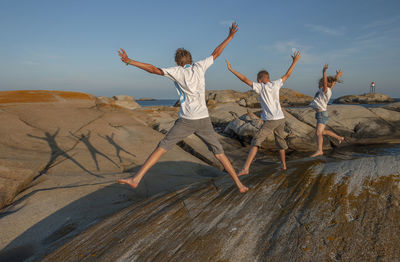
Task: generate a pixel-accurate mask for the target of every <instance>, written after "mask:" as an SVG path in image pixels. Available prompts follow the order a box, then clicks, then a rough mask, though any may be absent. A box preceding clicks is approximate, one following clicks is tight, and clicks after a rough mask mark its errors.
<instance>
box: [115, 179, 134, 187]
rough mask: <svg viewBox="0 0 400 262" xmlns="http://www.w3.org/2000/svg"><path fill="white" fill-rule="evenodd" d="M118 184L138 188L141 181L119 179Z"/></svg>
mask: <svg viewBox="0 0 400 262" xmlns="http://www.w3.org/2000/svg"><path fill="white" fill-rule="evenodd" d="M117 182H118V183H120V184H127V185H129V186H130V187H132V188H137V187H138V185H139V181H136V179H135V178H127V179H119V180H117Z"/></svg>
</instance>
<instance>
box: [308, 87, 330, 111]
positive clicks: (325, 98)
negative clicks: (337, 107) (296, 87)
mask: <svg viewBox="0 0 400 262" xmlns="http://www.w3.org/2000/svg"><path fill="white" fill-rule="evenodd" d="M331 96H332V90H331V89H330V88H329V87H328V90H327V91H326V93H325V92H324V88H322V87H321V88H320V89H319V90H318V92H317V93H316V94H315V97H314V100H313V101H312V102H311V104H310V106H311V107H312V108H314V109H315V110H317V111H319V112H321V111H326V110H327V107H328V102H329V99H331Z"/></svg>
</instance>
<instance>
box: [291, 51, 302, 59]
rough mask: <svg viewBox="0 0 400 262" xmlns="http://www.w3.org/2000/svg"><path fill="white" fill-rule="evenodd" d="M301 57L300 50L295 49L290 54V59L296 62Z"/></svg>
mask: <svg viewBox="0 0 400 262" xmlns="http://www.w3.org/2000/svg"><path fill="white" fill-rule="evenodd" d="M300 57H301V54H300V51H295V52H294V53H293V55H292V59H293V61H294V62H297V61H298V60H299V59H300Z"/></svg>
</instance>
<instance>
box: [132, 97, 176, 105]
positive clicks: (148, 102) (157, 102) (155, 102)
mask: <svg viewBox="0 0 400 262" xmlns="http://www.w3.org/2000/svg"><path fill="white" fill-rule="evenodd" d="M176 101H178V99H155V100H146V101H137V100H136V102H137V103H138V104H139V105H141V106H173V105H174V104H175V103H176Z"/></svg>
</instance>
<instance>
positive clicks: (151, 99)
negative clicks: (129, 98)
mask: <svg viewBox="0 0 400 262" xmlns="http://www.w3.org/2000/svg"><path fill="white" fill-rule="evenodd" d="M156 100H157V99H155V98H150V97H142V98H139V99H136V101H156Z"/></svg>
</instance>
